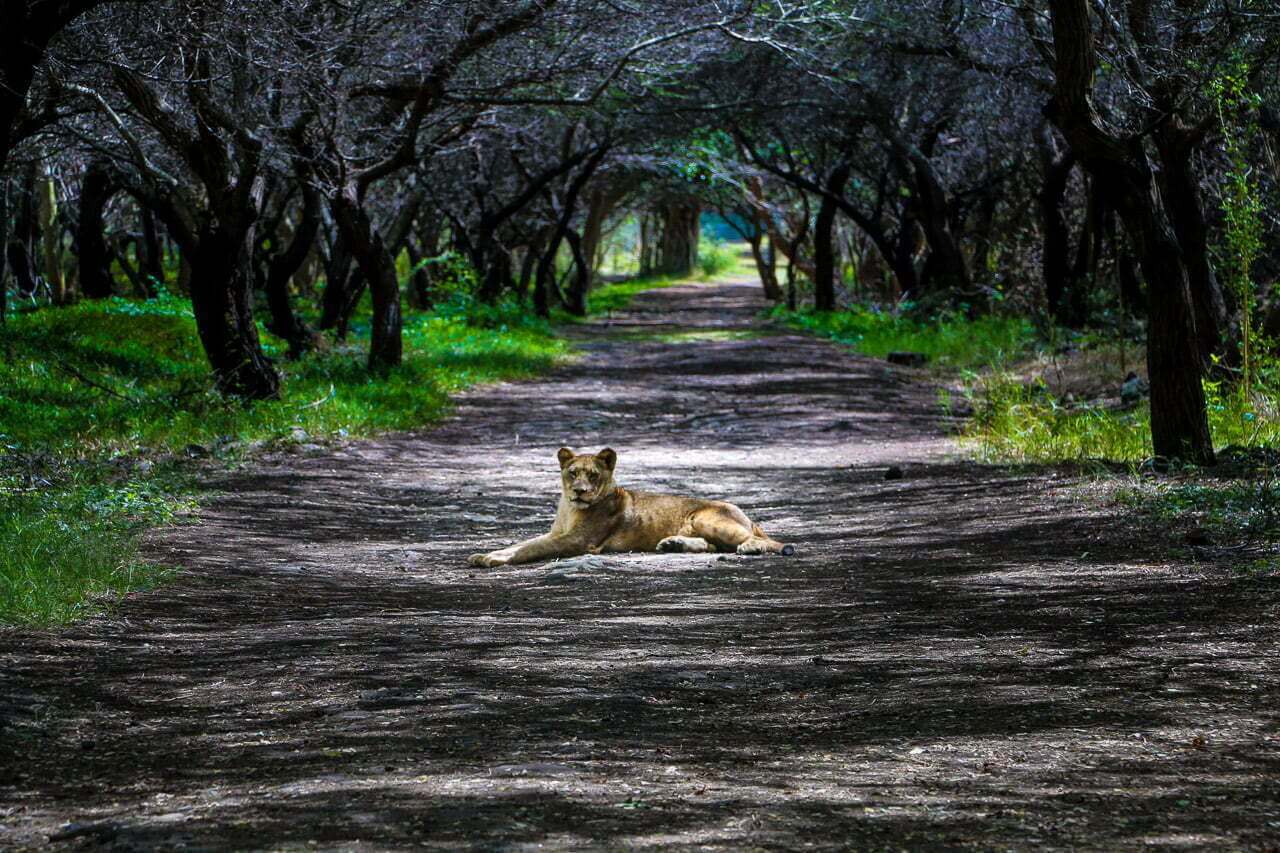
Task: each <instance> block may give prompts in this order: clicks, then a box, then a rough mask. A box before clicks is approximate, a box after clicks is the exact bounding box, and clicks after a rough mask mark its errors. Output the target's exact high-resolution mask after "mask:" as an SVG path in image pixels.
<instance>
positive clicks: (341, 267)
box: [320, 228, 357, 340]
mask: <svg viewBox="0 0 1280 853" xmlns="http://www.w3.org/2000/svg"><path fill="white" fill-rule="evenodd" d="M351 265H352V258H351V248H350V246H349V245H348V243H347V239H346V237H345V235H344V233H343V230H342V229H341V228H338V229H337V234H335V235H334V238H333V249H332V251H330V252H329V263H328V264H326V265H325V271H324V293H323V294H321V297H320V328H321V329H325V330H329V329H335V330H337V329H338V326H339V325H340V324H341V323H342V318H343V315H344V314H346V309H347V303H348V302H350V301H351V291H352V290H353V289H354V286H355V284H356V282H355V280H354V278H355V276H356V275H357V273H355V272H353V271H352V269H351ZM345 337H346V331H345V330H339V333H338V339H339V340H341V339H343V338H345Z"/></svg>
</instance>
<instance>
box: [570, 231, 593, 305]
mask: <svg viewBox="0 0 1280 853" xmlns="http://www.w3.org/2000/svg"><path fill="white" fill-rule="evenodd" d="M564 239H565V242H567V243H568V244H569V251H570V252H572V253H573V268H574V275H573V283H572V284H571V285H570V286H569V292H568V293H566V294H565V304H564V307H565V310H566V311H568V312H569V313H570V314H572V315H574V316H575V317H585V316H587V290H588V289H589V288H590V287H591V272H592V270H591V262H590V261H588V260H587V256H586V253H585V252H584V251H583V245H582V243H583V240H582V237H581V236H580V235H579V234H578V232H577V231H574V230H573V229H572V228H567V229H565V232H564Z"/></svg>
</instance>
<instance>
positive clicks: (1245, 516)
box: [1116, 472, 1280, 542]
mask: <svg viewBox="0 0 1280 853" xmlns="http://www.w3.org/2000/svg"><path fill="white" fill-rule="evenodd" d="M1116 497H1117V499H1119V500H1120V501H1121V502H1122V503H1125V504H1127V505H1129V506H1131V507H1133V508H1135V509H1138V510H1140V511H1142V512H1143V513H1145V514H1147V515H1150V516H1152V517H1154V518H1157V519H1160V520H1162V521H1194V522H1196V523H1197V524H1199V525H1200V526H1202V527H1203V528H1204V529H1205V530H1206V531H1207V532H1209V533H1211V534H1217V535H1220V536H1231V537H1245V538H1249V539H1255V540H1261V541H1265V542H1277V541H1280V480H1277V479H1276V477H1275V475H1274V472H1271V473H1270V474H1269V475H1266V476H1262V477H1257V478H1246V479H1239V480H1193V481H1189V482H1179V483H1137V484H1134V485H1133V486H1130V487H1128V488H1125V489H1122V490H1120V491H1119V492H1117V494H1116Z"/></svg>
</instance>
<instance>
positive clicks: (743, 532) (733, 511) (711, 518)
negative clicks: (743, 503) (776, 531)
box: [689, 504, 795, 556]
mask: <svg viewBox="0 0 1280 853" xmlns="http://www.w3.org/2000/svg"><path fill="white" fill-rule="evenodd" d="M689 526H690V527H691V528H692V532H693V534H694V535H695V536H701V537H702V538H704V539H706V540H707V541H708V542H710V543H711V544H712V545H713V546H714V547H716V548H718V549H720V550H724V551H737V552H738V553H739V554H785V555H788V556H789V555H791V554H794V553H795V548H792V547H791V546H790V545H783V544H782V543H781V542H778V541H777V540H774V539H770V538H769V536H768V535H767V534H766V533H765V532H764V531H763V530H761V529H760V527H759V525H755V524H752V523H751V521H750V520H749V519H748V518H747V517H746V515H744V514H743V512H742V510H740V509H738V508H737V507H736V506H733V505H732V504H730V505H725V506H712V507H707V508H706V509H700V510H698V511H697V512H695V513H694V514H693V516H692V517H691V518H690V519H689Z"/></svg>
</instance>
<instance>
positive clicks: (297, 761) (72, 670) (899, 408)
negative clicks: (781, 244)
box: [0, 282, 1280, 850]
mask: <svg viewBox="0 0 1280 853" xmlns="http://www.w3.org/2000/svg"><path fill="white" fill-rule="evenodd" d="M757 290H758V286H752V285H750V284H749V283H746V282H727V283H722V284H720V285H719V286H706V285H701V286H693V285H691V286H683V287H678V288H671V289H667V290H664V291H655V292H651V293H648V294H644V295H643V296H642V297H640V298H639V299H638V300H637V302H636V303H635V304H634V306H633V308H632V309H631V310H629V311H627V312H624V313H623V314H620V315H619V316H618V317H616V318H613V319H612V320H611V321H609V322H607V323H604V322H598V323H594V324H591V325H588V326H585V327H576V328H574V329H572V330H569V331H570V334H572V335H573V336H574V337H575V338H578V339H579V340H580V342H581V344H582V346H583V349H584V354H583V356H582V357H581V358H580V359H578V360H577V361H575V362H573V363H571V364H568V365H566V366H564V367H563V368H561V369H559V370H558V371H557V372H556V373H555V374H554V375H552V376H549V377H547V378H545V379H543V380H541V381H537V382H527V383H514V384H504V385H495V386H488V387H484V388H478V389H474V390H473V391H471V392H469V393H467V394H465V395H462V397H461V398H460V400H459V405H458V409H457V412H456V414H455V415H454V416H453V417H451V418H450V419H449V420H448V421H446V422H445V423H444V424H442V425H440V426H439V427H438V428H435V429H432V430H430V431H427V432H424V433H421V434H414V435H398V436H392V437H387V438H384V439H381V440H377V441H369V442H360V443H355V444H351V445H349V446H346V447H343V448H340V449H337V450H334V451H327V452H325V453H322V454H319V455H313V456H308V455H287V454H281V455H276V456H271V457H268V458H266V459H264V460H262V462H261V464H258V465H255V467H253V468H252V469H251V470H246V471H242V472H233V473H226V474H221V475H218V477H217V479H216V482H215V483H214V485H215V486H216V487H217V488H219V489H221V490H222V492H223V494H222V496H221V497H219V498H217V499H216V500H214V501H213V502H212V503H211V504H210V506H209V507H208V508H207V509H206V510H205V511H204V512H203V513H202V521H201V523H200V524H198V525H195V526H190V527H179V528H173V529H170V530H166V531H163V532H161V533H160V534H159V535H157V536H156V537H154V541H153V542H152V544H151V550H152V552H153V553H154V555H155V556H156V557H157V558H158V559H162V560H164V561H167V562H171V563H174V564H176V565H178V566H180V567H181V568H182V570H183V572H182V574H181V576H180V577H179V578H178V579H177V580H176V581H175V582H174V583H172V584H170V585H169V586H166V587H165V588H163V589H160V590H158V591H156V592H154V593H150V594H147V595H144V596H139V597H136V598H134V599H132V600H130V601H128V602H125V603H124V604H123V605H122V606H121V607H120V608H119V609H118V610H116V611H115V612H114V613H113V614H112V615H111V616H110V617H107V618H101V619H96V620H93V621H90V622H88V623H85V624H82V625H79V626H77V627H75V628H73V629H71V630H69V631H65V632H61V633H56V634H54V633H36V632H29V631H10V632H7V633H4V634H0V671H3V674H4V676H5V677H4V679H3V682H0V714H2V715H3V716H2V717H0V719H2V720H3V728H2V729H0V771H2V772H0V847H15V848H27V847H29V848H40V847H44V846H46V845H48V844H50V842H49V841H48V838H49V837H50V836H51V835H56V834H57V833H59V832H60V831H61V832H62V833H63V834H64V835H66V836H67V837H66V838H64V839H63V840H62V841H59V842H57V843H58V844H62V845H65V846H67V847H68V848H103V849H116V850H144V849H155V848H166V849H172V848H176V847H178V846H184V847H185V848H186V849H228V848H237V849H246V848H247V849H257V848H268V849H293V848H299V849H301V848H307V847H308V846H309V845H311V843H312V842H315V845H314V846H319V847H321V848H328V849H335V848H337V849H344V850H349V849H370V850H383V849H422V848H431V847H435V848H440V849H457V848H470V849H486V850H490V849H492V850H523V849H534V848H538V849H619V848H623V849H634V848H685V849H721V850H742V849H750V848H772V849H794V848H800V847H805V846H806V845H808V846H811V847H812V848H813V849H848V848H855V849H861V848H877V847H881V846H894V847H895V848H900V847H906V848H917V849H923V848H928V849H943V848H976V849H989V848H996V847H998V848H1015V849H1044V848H1050V849H1051V848H1058V849H1089V848H1095V849H1097V848H1106V849H1115V848H1128V847H1135V846H1139V845H1154V846H1157V847H1173V846H1178V847H1190V848H1196V847H1201V848H1221V847H1224V846H1226V847H1236V848H1246V849H1251V848H1257V849H1262V848H1264V847H1265V845H1266V844H1267V843H1272V842H1271V841H1269V839H1274V838H1276V837H1277V836H1278V835H1280V828H1278V827H1277V821H1280V816H1278V815H1277V805H1276V804H1277V802H1278V801H1280V783H1278V782H1277V780H1278V779H1280V733H1278V729H1277V716H1276V708H1278V707H1280V672H1278V664H1277V662H1276V661H1277V655H1276V639H1277V631H1276V624H1277V618H1276V617H1277V616H1278V615H1280V604H1278V602H1280V595H1278V594H1277V590H1276V589H1275V586H1274V584H1270V585H1269V584H1267V583H1266V582H1264V581H1258V580H1249V579H1245V578H1239V577H1235V576H1232V575H1230V574H1229V573H1226V572H1224V571H1222V570H1220V569H1215V568H1213V567H1209V568H1204V567H1198V566H1195V565H1186V564H1183V563H1179V562H1177V561H1176V560H1174V559H1173V558H1172V557H1171V556H1170V549H1169V547H1168V543H1162V542H1160V541H1159V538H1158V536H1152V535H1148V534H1143V533H1142V532H1141V531H1137V530H1135V529H1133V528H1131V527H1129V526H1126V525H1125V524H1124V522H1123V521H1121V520H1119V519H1116V518H1114V517H1113V516H1114V512H1113V511H1112V510H1111V509H1109V508H1107V507H1105V506H1098V507H1088V506H1085V505H1082V503H1081V501H1080V500H1079V494H1080V493H1081V489H1083V488H1085V484H1083V483H1082V482H1080V481H1078V480H1074V479H1071V478H1069V477H1066V476H1064V475H1061V474H1060V473H1056V472H1053V471H1044V470H1016V469H995V468H990V467H984V466H978V465H973V464H967V463H963V462H957V461H952V460H949V459H948V453H949V452H950V451H951V445H950V443H949V441H948V439H947V438H946V436H945V433H946V430H947V428H948V427H949V426H950V424H949V423H948V421H947V420H946V419H945V418H944V417H943V416H942V415H941V414H940V412H939V409H938V406H937V404H936V396H935V394H934V392H933V390H932V389H930V388H929V387H928V386H927V385H926V384H925V383H924V382H923V381H922V379H921V377H920V376H919V375H918V374H914V373H912V372H910V371H902V370H899V369H896V368H889V367H887V366H885V365H884V364H883V363H880V362H877V361H874V360H871V359H866V358H861V357H858V356H855V355H852V354H849V353H847V352H844V351H842V350H840V349H838V348H836V347H834V346H832V345H830V344H827V343H824V342H821V341H817V340H814V339H811V338H805V337H799V336H794V335H788V334H783V333H780V332H778V331H776V330H770V329H767V328H765V327H764V326H763V325H762V324H761V322H760V321H759V320H758V319H757V314H758V312H759V310H760V309H761V308H762V307H763V303H762V302H761V300H760V299H759V296H758V294H757ZM562 444H568V445H571V446H575V447H578V448H584V449H593V450H594V449H598V448H600V447H603V446H605V445H609V446H612V447H614V448H615V449H616V450H617V451H618V452H619V465H618V479H619V481H620V482H622V483H623V484H625V485H628V486H635V487H640V488H651V489H660V490H673V491H687V492H690V493H696V494H698V495H701V496H704V497H713V498H723V499H727V500H732V501H734V502H736V503H739V504H740V505H741V506H743V508H744V509H746V511H747V512H748V513H749V514H750V515H751V517H752V518H753V519H755V520H758V521H759V522H760V523H761V524H762V525H763V526H764V527H765V528H766V529H767V530H768V531H769V532H770V533H771V534H773V535H775V536H777V537H778V538H780V539H783V540H784V541H788V542H793V543H795V544H796V545H797V548H798V549H799V553H798V555H797V556H796V557H793V558H790V559H783V558H744V557H738V556H736V555H724V556H713V555H712V556H707V555H615V556H604V557H600V558H593V559H592V560H589V561H576V562H575V561H569V562H567V563H560V564H551V565H533V566H516V567H504V568H502V569H494V570H477V569H471V568H468V567H467V566H466V565H465V564H464V559H465V556H466V555H467V554H469V553H472V552H475V551H478V550H482V549H486V548H490V547H493V546H496V545H500V544H505V543H507V542H510V541H514V540H515V539H518V538H523V537H526V536H531V535H535V534H537V533H539V532H542V531H543V530H544V529H545V527H546V526H547V525H548V524H549V522H550V517H551V514H552V512H553V507H554V501H555V490H556V488H557V481H556V471H557V466H556V463H555V458H554V455H555V450H556V448H558V447H559V446H560V445H562ZM890 464H899V465H903V466H905V468H906V474H907V476H906V477H904V478H903V479H900V480H894V481H885V479H884V477H883V474H884V470H885V468H886V467H887V466H888V465H890ZM68 822H71V823H72V825H71V826H70V827H67V826H66V825H67V823H68ZM68 833H69V835H68Z"/></svg>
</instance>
